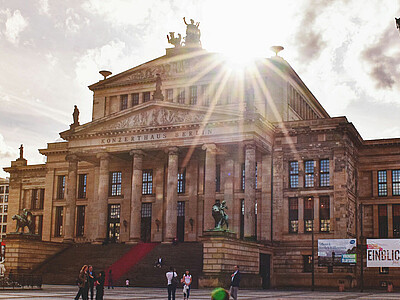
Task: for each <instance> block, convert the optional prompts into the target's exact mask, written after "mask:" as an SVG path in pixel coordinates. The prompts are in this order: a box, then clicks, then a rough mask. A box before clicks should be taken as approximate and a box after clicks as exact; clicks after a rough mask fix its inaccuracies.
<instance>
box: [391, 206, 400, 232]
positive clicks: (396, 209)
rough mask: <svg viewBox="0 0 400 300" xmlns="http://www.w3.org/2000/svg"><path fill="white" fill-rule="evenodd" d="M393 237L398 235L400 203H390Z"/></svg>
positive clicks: (399, 228) (399, 230)
mask: <svg viewBox="0 0 400 300" xmlns="http://www.w3.org/2000/svg"><path fill="white" fill-rule="evenodd" d="M392 214H393V237H400V204H393V205H392Z"/></svg>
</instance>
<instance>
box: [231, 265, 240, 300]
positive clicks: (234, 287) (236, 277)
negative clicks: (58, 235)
mask: <svg viewBox="0 0 400 300" xmlns="http://www.w3.org/2000/svg"><path fill="white" fill-rule="evenodd" d="M239 285H240V271H239V266H237V265H236V266H235V272H233V274H232V275H231V290H230V294H231V297H232V298H233V299H235V300H236V299H237V293H238V290H239Z"/></svg>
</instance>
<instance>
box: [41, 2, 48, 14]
mask: <svg viewBox="0 0 400 300" xmlns="http://www.w3.org/2000/svg"><path fill="white" fill-rule="evenodd" d="M39 13H41V14H43V15H50V13H49V1H48V0H39Z"/></svg>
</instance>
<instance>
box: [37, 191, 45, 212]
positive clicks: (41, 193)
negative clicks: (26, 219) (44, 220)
mask: <svg viewBox="0 0 400 300" xmlns="http://www.w3.org/2000/svg"><path fill="white" fill-rule="evenodd" d="M43 207H44V189H39V207H38V208H39V209H43Z"/></svg>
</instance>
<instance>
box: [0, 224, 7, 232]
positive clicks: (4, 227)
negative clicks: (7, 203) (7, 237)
mask: <svg viewBox="0 0 400 300" xmlns="http://www.w3.org/2000/svg"><path fill="white" fill-rule="evenodd" d="M1 230H2V232H3V233H7V225H3V226H2V228H1Z"/></svg>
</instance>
